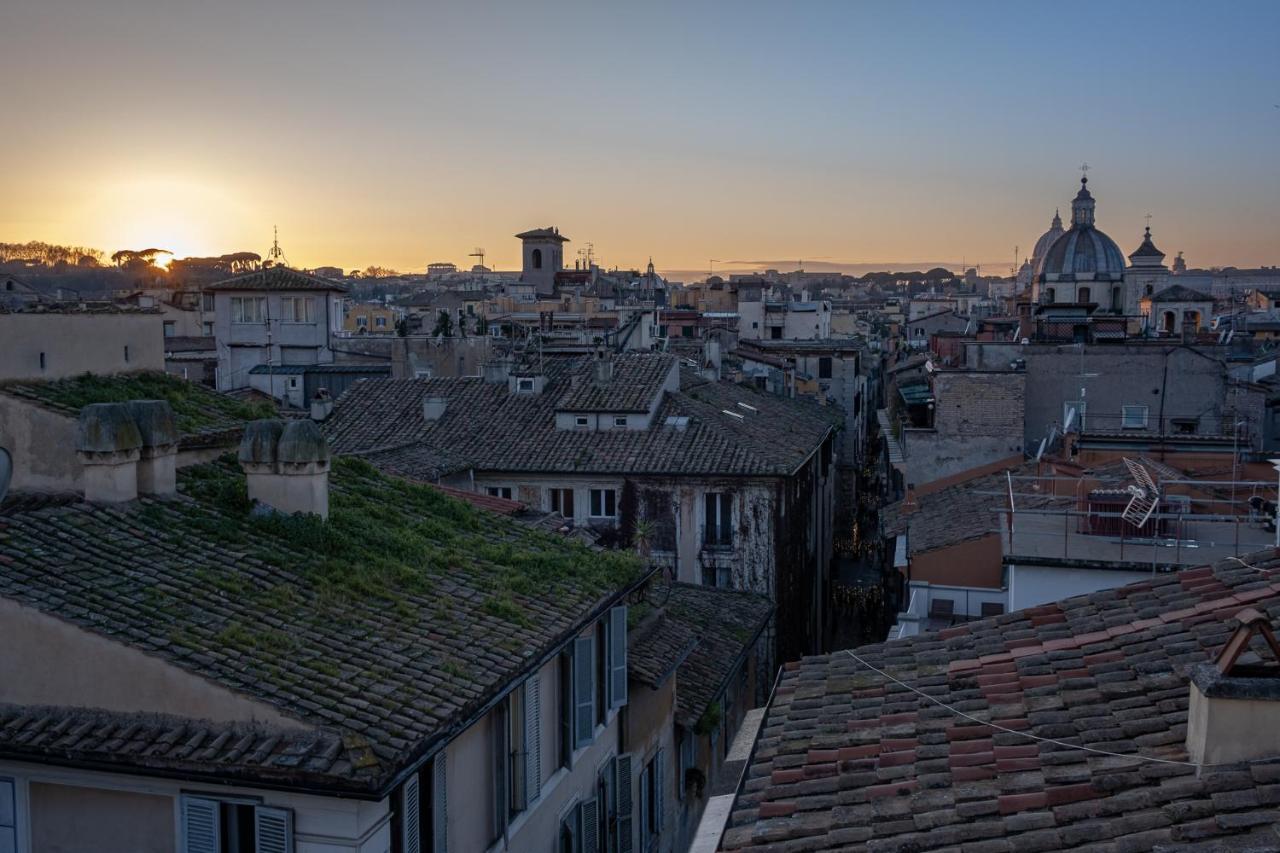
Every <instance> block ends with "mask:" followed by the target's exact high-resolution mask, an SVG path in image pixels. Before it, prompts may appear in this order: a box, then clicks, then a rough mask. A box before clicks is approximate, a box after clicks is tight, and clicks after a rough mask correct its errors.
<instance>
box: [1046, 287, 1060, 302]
mask: <svg viewBox="0 0 1280 853" xmlns="http://www.w3.org/2000/svg"><path fill="white" fill-rule="evenodd" d="M1048 301H1049V304H1051V305H1052V304H1053V303H1054V302H1057V301H1058V293H1057V291H1055V290H1054V289H1053V288H1052V287H1051V288H1049V300H1048Z"/></svg>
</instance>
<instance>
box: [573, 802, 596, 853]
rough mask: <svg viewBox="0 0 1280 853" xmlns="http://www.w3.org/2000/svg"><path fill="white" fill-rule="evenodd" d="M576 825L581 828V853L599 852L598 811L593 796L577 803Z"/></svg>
mask: <svg viewBox="0 0 1280 853" xmlns="http://www.w3.org/2000/svg"><path fill="white" fill-rule="evenodd" d="M578 825H579V826H580V827H581V828H582V853H599V850H600V813H599V811H597V803H596V801H595V799H594V798H592V799H590V800H584V801H583V802H581V803H579V804H578Z"/></svg>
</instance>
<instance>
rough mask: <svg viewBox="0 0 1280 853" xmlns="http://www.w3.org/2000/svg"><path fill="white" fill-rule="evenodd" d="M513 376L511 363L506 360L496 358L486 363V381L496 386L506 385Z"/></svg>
mask: <svg viewBox="0 0 1280 853" xmlns="http://www.w3.org/2000/svg"><path fill="white" fill-rule="evenodd" d="M510 375H511V362H510V361H508V360H507V359H505V358H495V359H491V360H490V361H486V362H485V363H484V381H485V382H492V383H494V384H495V385H504V384H506V381H507V377H508V376H510Z"/></svg>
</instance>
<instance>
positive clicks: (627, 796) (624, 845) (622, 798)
mask: <svg viewBox="0 0 1280 853" xmlns="http://www.w3.org/2000/svg"><path fill="white" fill-rule="evenodd" d="M614 766H615V767H616V768H617V773H618V779H617V791H618V853H631V850H632V847H633V846H634V844H635V841H634V838H633V836H634V834H635V830H634V829H633V828H632V827H633V825H634V820H633V818H632V815H633V814H634V813H635V806H634V804H633V803H632V801H631V800H632V786H631V755H630V754H629V753H623V754H622V755H619V756H618V760H617V761H616V762H615V763H614Z"/></svg>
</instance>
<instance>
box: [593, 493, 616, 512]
mask: <svg viewBox="0 0 1280 853" xmlns="http://www.w3.org/2000/svg"><path fill="white" fill-rule="evenodd" d="M591 517H592V518H617V517H618V492H617V491H616V490H615V489H592V490H591Z"/></svg>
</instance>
